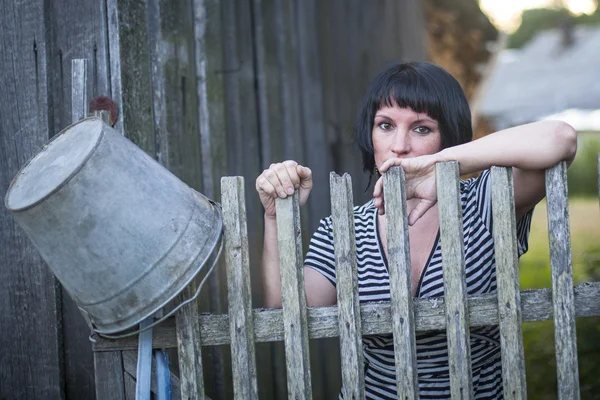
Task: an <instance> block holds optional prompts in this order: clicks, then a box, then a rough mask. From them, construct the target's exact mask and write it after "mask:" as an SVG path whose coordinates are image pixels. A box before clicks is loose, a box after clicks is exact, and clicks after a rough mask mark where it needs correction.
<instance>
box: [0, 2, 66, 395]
mask: <svg viewBox="0 0 600 400" xmlns="http://www.w3.org/2000/svg"><path fill="white" fill-rule="evenodd" d="M50 8H51V6H50V4H49V3H45V2H43V1H39V0H25V1H22V2H18V3H15V2H9V1H3V2H2V6H1V9H2V12H1V13H0V37H1V38H2V57H0V71H2V73H0V93H2V96H3V99H4V101H3V103H2V106H1V107H0V199H4V197H5V195H6V191H7V189H8V187H9V184H10V182H11V180H12V179H13V177H14V176H15V175H16V173H17V171H18V170H19V169H20V168H21V167H22V166H23V164H24V163H25V162H26V161H27V160H28V159H29V158H30V157H32V156H33V155H34V154H36V153H37V152H38V151H39V150H40V148H41V147H42V145H43V144H44V143H45V142H46V141H47V140H48V137H49V131H50V130H51V127H52V120H53V118H52V114H51V109H52V107H53V104H52V102H53V99H52V97H51V96H50V93H52V91H53V88H54V85H55V84H56V82H55V81H54V80H53V79H50V78H49V74H50V73H51V71H50V69H49V63H50V60H51V59H52V40H51V39H52V38H51V37H49V35H50V33H51V32H50V30H51V28H50V26H49V22H48V20H47V19H46V18H45V17H46V15H47V13H48V12H51V10H49V9H50ZM1 201H2V200H0V202H1ZM0 270H1V271H2V279H1V280H0V327H1V328H0V332H2V333H1V335H0V349H3V352H2V355H0V398H7V399H38V398H39V399H47V398H52V399H61V398H64V396H65V393H64V385H65V382H64V369H63V368H64V364H63V358H62V357H63V348H62V344H63V343H62V329H61V324H60V319H61V313H60V302H61V293H60V287H59V286H58V285H57V284H56V281H55V278H54V276H53V275H52V273H51V272H50V270H49V269H48V267H47V266H46V265H45V264H44V262H43V261H42V259H41V258H40V256H39V254H38V252H37V251H36V250H35V248H34V247H33V244H32V243H31V242H30V241H29V239H28V238H27V236H26V235H25V233H24V232H23V230H22V229H20V228H19V227H18V226H17V225H16V224H15V222H14V219H13V218H12V216H11V215H10V213H9V211H8V210H7V209H6V208H5V207H3V206H2V205H0Z"/></svg>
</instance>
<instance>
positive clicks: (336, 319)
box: [94, 162, 600, 400]
mask: <svg viewBox="0 0 600 400" xmlns="http://www.w3.org/2000/svg"><path fill="white" fill-rule="evenodd" d="M491 182H492V183H491V186H492V213H493V220H494V231H493V235H494V240H495V246H496V248H495V251H496V268H497V272H496V273H497V283H498V291H497V293H493V294H486V295H478V296H467V292H466V283H465V267H464V265H465V264H464V248H463V236H462V235H463V232H462V222H461V221H462V214H461V206H460V200H459V174H458V164H457V163H456V162H447V163H440V164H438V165H437V186H438V202H439V214H440V235H441V241H442V256H443V259H444V291H445V294H446V296H445V297H444V298H435V299H433V298H432V299H429V298H428V299H419V298H415V299H413V297H412V296H411V295H410V293H411V286H410V285H411V283H410V282H411V279H410V254H409V246H408V224H407V216H406V198H405V192H404V176H403V171H402V170H401V169H400V168H392V169H391V170H390V171H389V172H388V173H387V174H385V176H384V185H385V187H387V188H388V190H386V211H387V212H386V217H387V218H388V224H387V237H388V254H389V258H388V261H389V273H390V292H391V302H381V303H366V304H359V298H358V285H357V275H356V273H357V272H356V271H357V270H356V261H355V256H356V248H355V240H354V224H353V219H352V209H353V202H352V197H353V196H352V189H351V180H350V176H349V175H347V174H346V175H344V176H341V177H340V176H338V175H336V174H334V173H332V174H331V176H330V183H331V205H332V210H333V214H332V219H333V225H334V227H335V232H336V236H335V238H334V239H335V259H336V271H337V306H334V307H315V308H312V307H311V308H307V307H306V300H305V294H304V281H303V273H302V271H303V269H302V265H303V256H302V243H301V242H302V240H301V238H302V236H301V232H300V210H299V206H298V199H297V196H296V195H294V196H293V197H291V198H288V199H283V200H282V199H280V200H277V215H278V221H277V229H278V232H277V233H278V246H279V254H280V263H281V279H282V296H283V309H281V310H266V309H253V308H252V302H251V293H250V279H249V274H250V267H251V266H250V262H249V257H248V236H247V224H246V208H245V204H246V203H245V193H244V180H243V178H241V177H225V178H223V179H222V180H221V196H222V207H223V218H224V229H225V231H224V232H225V233H224V240H225V254H226V256H225V257H226V265H227V279H228V291H229V313H228V314H222V315H215V314H200V315H195V314H194V313H195V311H194V309H193V307H190V308H188V309H187V310H185V311H183V312H182V313H181V314H180V315H179V316H178V317H177V320H176V322H175V320H174V319H173V318H171V319H170V320H167V321H166V322H165V323H163V324H162V325H159V326H158V327H156V328H155V329H154V341H153V347H154V348H176V347H177V348H178V353H179V356H180V358H179V368H180V371H181V374H180V380H178V379H175V383H174V386H175V391H174V398H185V399H197V398H200V399H201V398H203V396H204V395H203V393H204V389H203V375H202V365H201V361H200V360H201V357H200V351H201V347H204V346H215V345H222V344H227V345H230V348H231V354H232V370H233V378H234V379H233V381H234V397H235V398H243V399H256V398H258V394H257V393H258V390H257V376H256V361H255V354H256V350H255V343H258V342H271V341H284V342H285V352H286V372H287V388H288V398H290V399H310V398H312V396H311V376H310V374H311V370H310V362H309V357H310V355H309V347H308V340H309V338H312V339H318V338H329V337H339V338H340V347H341V357H342V383H343V388H344V389H343V390H344V398H347V399H350V398H354V399H360V398H364V376H363V360H362V341H361V335H374V334H389V333H393V336H394V349H395V359H396V370H397V371H398V372H399V373H398V374H397V377H396V381H397V386H398V397H399V398H403V399H417V398H418V384H417V363H416V354H415V332H423V331H429V330H439V329H447V327H450V326H451V327H452V329H447V335H448V349H449V360H450V361H449V362H450V369H449V370H450V384H451V393H452V398H453V399H462V398H472V397H473V391H472V380H471V359H470V341H469V328H471V327H477V326H485V325H499V326H500V335H501V354H502V371H503V381H504V394H505V398H507V399H509V398H510V399H523V398H526V393H527V392H526V383H525V366H524V356H523V340H522V332H521V325H522V322H524V321H540V320H549V319H553V320H554V329H555V341H556V361H557V372H558V393H559V398H560V399H565V400H566V399H569V400H571V399H578V398H579V383H578V367H577V343H576V336H575V318H576V317H587V316H599V315H600V282H592V283H584V284H580V285H578V286H576V287H573V280H572V264H571V250H570V249H571V246H570V232H569V211H568V203H567V179H566V164H565V163H564V162H563V163H560V164H558V165H557V166H555V167H553V168H551V169H549V170H548V171H547V173H546V190H547V203H548V224H549V230H548V231H549V243H550V256H551V269H552V289H539V290H526V291H519V274H518V256H517V242H516V229H515V227H516V222H515V211H514V206H513V201H514V200H513V183H512V176H511V170H510V169H507V168H501V167H493V168H492V171H491ZM136 348H137V339H136V338H125V339H121V340H108V339H101V338H97V341H96V343H95V344H94V352H95V354H96V355H99V354H102V353H106V354H110V352H112V351H115V350H120V351H123V354H129V355H131V356H132V357H133V359H132V360H131V363H130V364H131V365H135V361H134V359H135V355H134V353H132V352H129V351H133V350H135V349H136ZM107 352H108V353H107ZM125 365H128V364H127V363H126V364H125ZM134 369H135V368H133V370H134ZM119 372H120V371H103V370H98V369H97V370H96V374H97V375H96V382H97V397H98V398H99V399H100V398H117V397H115V393H119V392H120V393H123V392H124V391H125V390H124V389H123V387H122V385H124V383H123V382H122V379H121V380H120V381H119V380H115V381H110V380H107V378H106V377H107V374H109V375H110V374H112V375H113V376H115V375H119V374H118V373H119ZM120 376H122V374H121V375H120ZM117 383H118V384H117ZM119 385H121V387H119ZM177 396H180V397H177Z"/></svg>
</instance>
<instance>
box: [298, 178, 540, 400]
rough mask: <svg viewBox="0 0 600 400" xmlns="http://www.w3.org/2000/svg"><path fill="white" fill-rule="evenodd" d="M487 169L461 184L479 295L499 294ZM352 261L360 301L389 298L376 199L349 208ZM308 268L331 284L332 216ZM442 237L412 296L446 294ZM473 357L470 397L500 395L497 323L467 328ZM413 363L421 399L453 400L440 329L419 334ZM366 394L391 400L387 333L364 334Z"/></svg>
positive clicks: (472, 284)
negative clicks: (353, 242) (352, 228)
mask: <svg viewBox="0 0 600 400" xmlns="http://www.w3.org/2000/svg"><path fill="white" fill-rule="evenodd" d="M489 177H490V172H489V170H486V171H484V172H483V173H482V174H481V175H480V176H479V177H477V178H471V179H469V180H466V181H461V182H460V193H461V204H462V213H463V233H464V248H465V267H466V279H467V291H468V294H469V295H479V294H484V293H491V292H495V291H496V266H495V260H494V247H493V245H494V240H493V236H492V223H493V221H492V212H491V199H490V197H491V193H490V192H491V189H490V178H489ZM532 213H533V210H531V211H530V212H528V213H527V214H526V215H525V216H523V217H521V218H520V219H519V221H517V242H518V253H519V257H520V256H521V255H522V254H524V253H525V252H526V251H527V239H528V236H529V227H530V224H531V216H532ZM354 226H355V234H356V252H357V256H356V262H357V267H358V290H359V297H360V302H361V303H365V302H373V301H374V302H377V301H390V286H389V274H388V269H387V260H386V257H385V254H384V251H383V247H382V244H381V241H380V238H379V235H378V230H377V209H376V208H375V207H374V205H373V200H371V201H369V202H368V203H366V204H364V205H362V206H359V207H355V208H354ZM305 265H306V266H307V267H311V268H314V269H315V270H317V271H319V272H320V273H322V274H323V275H324V276H325V277H326V278H327V279H329V281H331V282H332V283H333V285H334V286H335V279H336V276H335V256H334V251H333V228H332V221H331V217H328V218H325V219H323V220H321V223H320V225H319V228H318V229H317V231H316V232H315V233H314V235H313V237H312V239H311V242H310V247H309V250H308V253H307V256H306V260H305ZM443 295H444V285H443V281H442V251H441V240H440V235H439V232H438V235H437V237H436V239H435V243H434V245H433V248H432V249H431V252H430V255H429V259H428V260H427V263H426V264H425V268H424V270H423V273H422V275H421V280H420V282H419V285H418V289H417V297H420V298H428V297H443ZM470 333H471V335H470V337H471V358H472V371H473V392H474V394H475V399H502V398H503V393H502V365H501V362H500V333H499V329H498V326H489V327H479V328H473V329H471V332H470ZM416 343H417V367H418V377H419V397H420V398H421V399H448V398H450V382H449V369H448V349H447V342H446V334H445V331H431V332H424V333H420V334H417V336H416ZM363 354H364V362H365V391H366V398H367V399H395V398H396V374H395V368H394V345H393V339H392V335H391V334H387V335H374V336H364V337H363ZM341 397H342V395H341V394H340V398H341Z"/></svg>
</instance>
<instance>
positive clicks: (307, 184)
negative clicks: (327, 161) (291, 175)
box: [296, 164, 312, 189]
mask: <svg viewBox="0 0 600 400" xmlns="http://www.w3.org/2000/svg"><path fill="white" fill-rule="evenodd" d="M296 173H297V174H298V176H299V177H300V187H302V188H303V189H310V188H312V171H311V170H310V168H308V167H304V166H302V165H300V164H298V165H296Z"/></svg>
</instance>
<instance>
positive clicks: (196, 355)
mask: <svg viewBox="0 0 600 400" xmlns="http://www.w3.org/2000/svg"><path fill="white" fill-rule="evenodd" d="M195 291H196V285H195V284H190V285H189V286H188V287H187V288H185V289H184V290H183V293H182V296H185V297H186V298H189V297H191V296H193V293H194V292H195ZM198 314H199V312H198V299H196V300H195V301H192V302H190V303H188V304H186V305H185V306H183V307H182V308H181V309H180V310H179V311H178V312H177V317H176V321H177V324H176V332H177V355H178V356H179V377H180V380H181V385H180V387H181V396H182V398H184V399H189V400H203V399H204V374H203V368H202V357H201V354H202V340H201V333H200V321H199V320H198Z"/></svg>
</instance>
